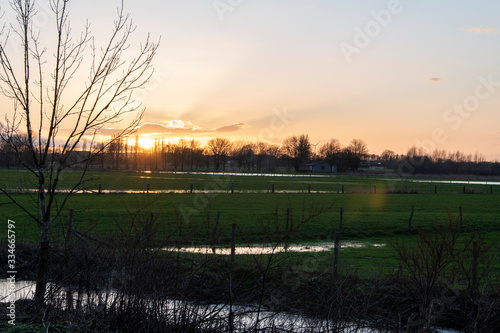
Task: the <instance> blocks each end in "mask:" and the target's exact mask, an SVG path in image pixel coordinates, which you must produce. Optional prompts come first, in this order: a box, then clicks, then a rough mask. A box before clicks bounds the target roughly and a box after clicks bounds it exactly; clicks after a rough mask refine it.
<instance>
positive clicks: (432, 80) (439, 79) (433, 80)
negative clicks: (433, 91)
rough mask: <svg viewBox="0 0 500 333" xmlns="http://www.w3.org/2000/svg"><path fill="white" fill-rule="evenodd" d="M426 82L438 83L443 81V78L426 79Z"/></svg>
mask: <svg viewBox="0 0 500 333" xmlns="http://www.w3.org/2000/svg"><path fill="white" fill-rule="evenodd" d="M425 81H427V82H438V81H441V78H439V77H430V78H428V79H426V80H425Z"/></svg>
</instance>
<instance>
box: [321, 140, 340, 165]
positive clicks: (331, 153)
mask: <svg viewBox="0 0 500 333" xmlns="http://www.w3.org/2000/svg"><path fill="white" fill-rule="evenodd" d="M341 153H342V146H341V145H340V142H339V141H338V140H331V141H329V142H327V143H325V144H324V145H322V146H321V148H320V149H319V156H320V157H321V158H322V159H324V160H325V161H326V162H327V163H328V164H329V165H330V167H332V166H333V165H335V164H337V165H338V164H339V162H340V161H339V160H340V155H341Z"/></svg>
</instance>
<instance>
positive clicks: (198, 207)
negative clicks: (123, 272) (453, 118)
mask: <svg viewBox="0 0 500 333" xmlns="http://www.w3.org/2000/svg"><path fill="white" fill-rule="evenodd" d="M77 175H78V174H77V173H76V172H67V173H65V174H64V177H63V178H62V179H61V183H60V189H69V188H71V185H72V184H74V182H75V179H76V177H77ZM0 179H1V184H0V185H1V186H2V187H3V188H8V189H9V190H10V191H11V193H12V195H13V196H14V197H15V198H16V199H17V200H19V202H21V203H23V204H25V205H27V206H31V207H32V208H31V209H32V211H36V208H35V203H36V197H34V195H33V194H32V193H30V192H29V191H26V188H33V186H32V185H30V184H34V183H33V182H32V179H31V178H30V176H29V174H27V173H26V172H24V171H19V170H1V171H0ZM415 180H416V181H417V182H414V181H412V180H410V179H405V178H397V177H390V176H389V175H386V174H378V175H340V174H339V175H327V176H325V175H308V174H306V175H259V176H250V175H235V174H189V173H149V172H142V173H141V172H91V173H90V174H89V177H88V179H87V180H86V181H85V184H84V185H82V187H80V188H79V191H78V192H77V193H75V194H74V195H72V196H71V197H70V198H69V200H68V202H67V203H66V206H65V209H64V210H63V212H62V214H61V216H60V217H59V218H58V219H57V220H56V221H55V222H54V224H53V227H52V228H53V229H52V231H53V232H52V237H53V239H52V242H53V243H61V242H62V241H63V238H64V237H63V236H64V234H65V230H66V219H67V214H68V210H69V209H74V210H75V216H74V220H73V228H74V229H75V230H76V231H77V232H78V233H80V234H82V235H85V237H87V236H88V237H92V238H96V237H100V238H102V237H106V236H107V235H110V236H111V235H113V236H116V235H120V234H123V237H126V236H127V234H128V233H130V232H142V231H144V228H146V227H147V228H149V231H150V232H152V234H153V240H152V244H153V245H154V246H155V247H171V246H177V247H181V246H205V245H210V246H216V247H221V246H228V245H229V244H230V242H231V226H232V225H233V224H235V225H236V235H235V241H236V243H237V244H238V245H240V246H243V245H273V244H278V243H287V244H289V243H290V244H310V245H314V244H318V243H319V244H322V243H330V242H333V239H334V235H335V233H336V232H338V231H339V222H340V212H341V210H342V234H341V240H342V242H344V244H348V243H349V242H356V243H357V244H364V245H365V246H362V247H345V248H342V249H341V250H340V255H341V258H342V259H343V260H344V261H346V262H348V264H349V265H351V266H352V267H356V268H358V269H360V270H361V271H364V272H367V273H369V272H371V271H373V270H378V269H380V268H381V267H386V268H387V269H393V268H394V267H395V265H396V264H395V262H396V253H395V250H394V247H393V246H392V244H395V243H400V242H405V243H409V244H412V243H415V241H416V238H417V235H418V233H419V232H420V231H425V230H431V229H433V228H436V227H445V226H447V225H448V224H449V223H450V222H451V223H454V224H459V223H460V220H461V221H462V222H461V224H462V229H461V231H462V233H464V234H465V233H466V232H468V231H470V230H473V229H474V230H478V231H479V232H481V233H483V234H484V237H485V240H486V242H488V243H489V244H491V245H493V246H498V240H499V239H500V204H499V203H500V186H497V185H493V186H492V185H487V184H457V183H441V182H440V181H443V179H439V178H435V179H415ZM445 181H448V180H445ZM464 181H465V182H467V180H466V179H465V180H464ZM490 182H491V181H490ZM464 186H465V189H464ZM99 191H100V193H99ZM273 191H274V192H273ZM63 196H64V193H61V194H59V195H58V199H59V202H60V201H61V200H62V198H63ZM0 204H1V205H2V216H3V218H4V219H11V220H14V221H16V224H17V227H16V228H17V229H16V232H17V237H18V238H17V239H18V240H20V241H25V242H33V243H37V242H38V237H39V236H38V235H39V231H38V228H37V226H36V224H35V223H34V222H33V221H31V220H30V219H29V217H27V216H26V215H25V213H23V212H22V211H21V210H20V209H19V208H17V207H16V206H15V205H13V204H9V203H8V199H7V198H6V197H5V195H1V196H0ZM33 209H34V210H33ZM412 211H413V213H412ZM217 215H219V219H218V221H217V223H216V217H217ZM287 216H288V218H287ZM410 216H411V226H410V228H408V222H409V219H410ZM288 231H290V232H289V233H288ZM380 244H382V245H383V246H374V245H380ZM308 256H309V257H311V256H314V257H315V258H316V259H317V260H320V259H318V258H321V254H318V253H315V254H311V253H304V254H300V257H303V258H304V260H306V258H308ZM497 266H498V265H497ZM498 269H499V268H498V267H497V268H496V270H498Z"/></svg>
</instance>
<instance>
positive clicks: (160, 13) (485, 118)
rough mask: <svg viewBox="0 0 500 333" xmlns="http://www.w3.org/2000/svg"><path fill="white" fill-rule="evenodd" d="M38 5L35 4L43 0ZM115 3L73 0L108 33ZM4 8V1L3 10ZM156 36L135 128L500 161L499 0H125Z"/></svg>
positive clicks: (78, 11) (80, 14)
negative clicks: (360, 144)
mask: <svg viewBox="0 0 500 333" xmlns="http://www.w3.org/2000/svg"><path fill="white" fill-rule="evenodd" d="M39 2H41V1H39ZM119 4H120V1H117V0H113V1H111V0H106V1H102V0H101V1H96V0H87V1H78V2H77V1H70V15H71V17H72V21H73V29H75V30H77V29H78V28H79V27H80V26H81V23H82V22H83V19H85V18H88V19H89V21H90V22H91V24H92V30H93V31H94V32H95V33H98V35H99V36H106V33H108V32H109V31H110V29H111V24H112V22H111V20H112V19H113V18H114V14H115V12H116V10H115V8H116V7H117V6H118V5H119ZM2 10H3V11H5V8H2ZM125 10H126V11H128V12H130V13H131V15H132V17H133V19H134V23H135V24H136V25H137V26H138V29H137V31H136V33H135V37H137V42H140V39H141V38H143V37H144V36H145V35H146V33H147V32H150V33H151V35H152V37H153V38H158V37H160V36H161V46H160V49H159V52H158V54H157V57H156V59H155V67H156V73H155V75H154V76H153V78H152V80H151V82H150V83H149V84H148V86H147V87H146V88H145V89H144V90H143V91H141V92H140V93H138V94H137V95H136V97H137V98H138V99H140V100H141V101H142V103H143V106H144V107H146V109H147V111H146V115H145V118H144V122H145V123H147V124H146V125H145V126H144V127H143V128H142V132H141V133H146V132H148V131H154V132H165V133H166V134H164V135H163V136H164V137H166V138H169V137H172V138H176V137H189V138H196V139H200V141H202V142H206V140H208V139H209V138H212V137H215V136H224V137H228V138H230V139H231V140H240V139H241V140H249V141H254V142H255V141H268V142H273V143H281V142H282V140H283V138H285V137H286V136H289V135H293V134H302V133H307V134H309V136H310V138H311V141H312V143H318V142H326V141H328V140H331V139H338V140H339V141H340V142H341V143H342V144H348V143H349V142H350V141H351V139H353V138H358V139H362V140H364V141H365V142H366V143H367V145H368V149H369V151H370V153H375V154H380V153H381V152H382V151H383V150H384V149H391V150H393V151H395V152H397V153H405V152H406V151H407V149H408V148H409V147H411V146H412V145H419V146H424V148H426V149H427V150H433V149H434V148H438V149H447V150H462V151H464V152H465V153H474V152H476V151H479V152H481V153H483V154H484V155H485V156H486V157H487V159H490V160H495V159H500V16H499V13H500V2H499V1H498V0H483V1H464V0H440V1H431V0H413V1H410V0H401V1H397V0H390V1H377V0H369V1H368V0H356V1H352V0H350V1H348V0H339V1H334V0H241V1H237V0H220V1H219V0H190V1H186V0H175V1H174V0H163V1H153V0H141V1H136V0H128V1H127V0H126V1H125Z"/></svg>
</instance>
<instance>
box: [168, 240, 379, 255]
mask: <svg viewBox="0 0 500 333" xmlns="http://www.w3.org/2000/svg"><path fill="white" fill-rule="evenodd" d="M383 246H386V244H372V243H367V242H341V243H340V247H341V248H366V247H383ZM334 247H335V245H334V243H320V244H314V245H297V244H291V245H288V246H285V245H280V246H263V245H251V246H237V247H236V248H235V254H237V255H238V254H271V253H279V252H299V253H308V252H326V251H331V250H333V248H334ZM161 250H165V251H180V252H188V253H198V254H206V253H214V254H219V255H231V248H230V247H215V248H212V247H210V246H198V247H195V246H192V247H182V248H174V247H164V248H162V249H161Z"/></svg>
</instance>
